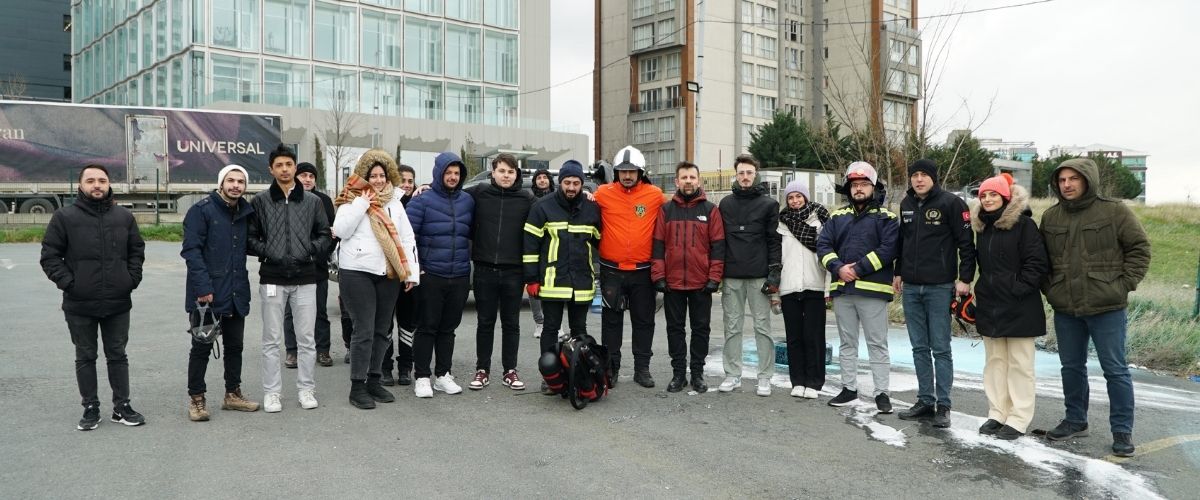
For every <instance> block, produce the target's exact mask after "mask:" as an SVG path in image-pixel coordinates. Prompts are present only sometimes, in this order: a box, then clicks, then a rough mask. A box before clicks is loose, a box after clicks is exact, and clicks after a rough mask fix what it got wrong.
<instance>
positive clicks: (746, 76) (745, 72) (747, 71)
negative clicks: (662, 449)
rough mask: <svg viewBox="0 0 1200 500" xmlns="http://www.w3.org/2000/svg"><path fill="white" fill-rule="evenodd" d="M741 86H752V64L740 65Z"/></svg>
mask: <svg viewBox="0 0 1200 500" xmlns="http://www.w3.org/2000/svg"><path fill="white" fill-rule="evenodd" d="M742 85H754V64H752V63H748V62H744V63H742Z"/></svg>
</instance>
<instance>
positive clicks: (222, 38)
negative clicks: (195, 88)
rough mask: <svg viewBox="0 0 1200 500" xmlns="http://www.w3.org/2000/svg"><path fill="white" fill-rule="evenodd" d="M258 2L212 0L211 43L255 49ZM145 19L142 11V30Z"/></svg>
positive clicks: (253, 0)
mask: <svg viewBox="0 0 1200 500" xmlns="http://www.w3.org/2000/svg"><path fill="white" fill-rule="evenodd" d="M258 4H259V2H258V1H257V0H212V22H213V34H212V44H213V45H216V46H218V47H228V48H231V49H239V50H247V51H253V50H257V49H258ZM146 19H147V16H146V14H145V13H143V14H142V31H143V32H145V31H146V28H147V26H146V24H147V23H146ZM214 73H215V68H214ZM213 76H214V77H215V76H216V75H215V74H214V75H213Z"/></svg>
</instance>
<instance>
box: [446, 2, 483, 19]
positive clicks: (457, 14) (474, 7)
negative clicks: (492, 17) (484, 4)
mask: <svg viewBox="0 0 1200 500" xmlns="http://www.w3.org/2000/svg"><path fill="white" fill-rule="evenodd" d="M479 2H480V0H446V17H448V18H451V19H459V20H462V21H469V22H472V23H477V22H479V18H480V15H481V12H480V9H479Z"/></svg>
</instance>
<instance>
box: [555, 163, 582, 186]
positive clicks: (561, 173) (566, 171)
mask: <svg viewBox="0 0 1200 500" xmlns="http://www.w3.org/2000/svg"><path fill="white" fill-rule="evenodd" d="M567 177H578V178H579V181H580V182H583V165H581V164H580V163H579V162H577V161H575V160H567V161H565V162H563V164H562V167H559V169H558V183H559V184H562V181H563V179H566V178H567Z"/></svg>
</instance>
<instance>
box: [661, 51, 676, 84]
mask: <svg viewBox="0 0 1200 500" xmlns="http://www.w3.org/2000/svg"><path fill="white" fill-rule="evenodd" d="M663 78H664V79H671V78H679V53H678V52H674V53H671V54H667V55H665V56H663Z"/></svg>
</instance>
